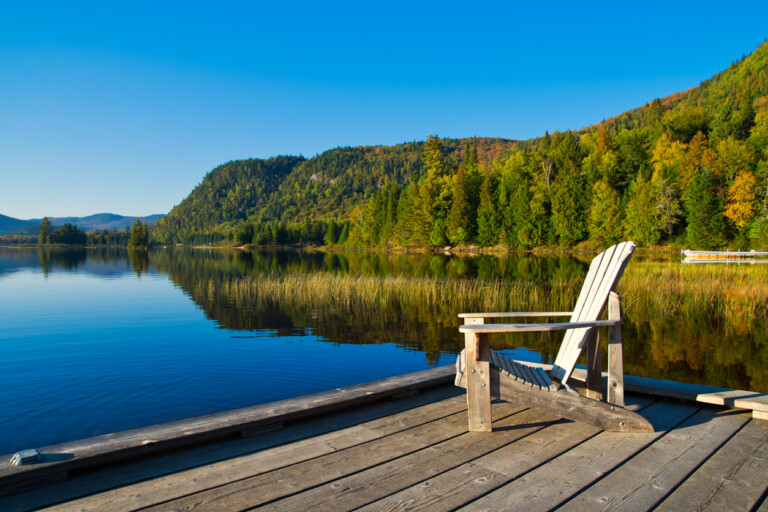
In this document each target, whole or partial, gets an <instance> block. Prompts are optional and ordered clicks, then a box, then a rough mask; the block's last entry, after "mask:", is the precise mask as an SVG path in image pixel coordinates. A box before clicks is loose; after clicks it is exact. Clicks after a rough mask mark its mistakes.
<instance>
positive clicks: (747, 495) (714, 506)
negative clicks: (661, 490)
mask: <svg viewBox="0 0 768 512" xmlns="http://www.w3.org/2000/svg"><path fill="white" fill-rule="evenodd" d="M766 488H768V423H766V422H763V421H750V422H749V423H747V425H745V426H744V428H742V429H741V430H740V431H739V432H737V433H736V434H735V435H734V436H733V437H732V438H731V439H730V440H729V441H728V442H727V443H726V444H725V445H723V446H722V448H720V449H719V450H718V451H717V452H715V454H714V455H713V456H712V457H710V458H709V459H708V460H707V461H706V462H705V463H704V464H703V465H702V466H701V467H699V468H698V469H696V472H695V473H694V474H693V475H691V476H690V477H689V478H688V479H687V480H686V481H685V482H683V484H682V485H681V486H680V487H678V488H677V489H675V491H674V492H673V493H672V494H671V495H670V496H668V497H667V498H666V499H665V500H664V501H663V502H662V503H661V504H660V505H659V507H658V508H657V509H656V510H659V511H669V512H675V511H678V510H684V509H687V510H752V508H753V507H755V505H757V504H759V503H760V500H761V498H762V497H763V495H764V494H765V492H766Z"/></svg>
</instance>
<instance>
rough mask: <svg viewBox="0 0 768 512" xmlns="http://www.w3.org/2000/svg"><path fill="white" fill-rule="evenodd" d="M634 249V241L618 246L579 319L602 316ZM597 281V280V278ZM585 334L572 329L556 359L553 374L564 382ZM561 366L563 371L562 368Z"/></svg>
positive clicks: (577, 354)
mask: <svg viewBox="0 0 768 512" xmlns="http://www.w3.org/2000/svg"><path fill="white" fill-rule="evenodd" d="M634 249H635V244H634V243H633V242H623V243H621V244H619V245H618V246H617V247H616V250H615V251H614V253H613V255H612V256H613V257H612V258H611V261H610V264H609V267H608V269H607V271H606V272H605V273H604V274H603V275H602V277H601V279H600V284H599V287H598V288H597V290H596V292H594V293H592V295H591V297H590V298H589V299H588V300H590V304H589V306H588V309H586V310H585V312H584V313H583V316H581V317H579V319H578V320H594V319H597V318H599V317H600V313H601V312H602V311H603V309H604V308H605V304H606V302H607V300H608V294H609V293H610V291H611V290H612V289H613V288H614V287H615V286H616V283H617V282H618V280H619V278H620V277H621V274H622V273H623V272H624V268H625V267H626V266H627V263H629V258H630V256H631V255H632V252H633V251H634ZM606 252H608V250H606ZM598 273H599V271H598ZM595 282H597V279H596V280H595ZM585 336H586V332H585V331H584V330H583V329H575V330H574V331H571V337H570V339H569V342H568V345H567V347H566V346H564V347H562V348H561V350H560V352H559V353H558V357H557V359H556V361H555V369H554V370H553V372H554V373H553V374H552V375H553V376H555V377H557V378H559V379H560V380H561V381H562V382H563V383H565V382H566V381H567V380H568V379H569V378H570V376H571V372H573V369H574V368H575V366H576V362H577V361H578V359H579V354H580V353H581V349H582V347H583V346H584V342H585V341H586V338H585ZM560 354H562V358H561V357H560ZM558 360H559V362H558ZM561 368H562V371H561V370H560V369H561Z"/></svg>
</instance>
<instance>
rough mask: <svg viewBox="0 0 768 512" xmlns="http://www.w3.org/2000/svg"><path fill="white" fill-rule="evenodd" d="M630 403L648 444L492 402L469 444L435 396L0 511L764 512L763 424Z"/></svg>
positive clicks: (717, 412)
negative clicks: (487, 423)
mask: <svg viewBox="0 0 768 512" xmlns="http://www.w3.org/2000/svg"><path fill="white" fill-rule="evenodd" d="M627 404H628V406H629V407H632V408H634V409H635V410H639V411H640V412H641V414H642V415H643V416H644V417H646V418H648V419H649V420H650V421H651V423H652V424H653V425H654V427H655V429H656V430H655V432H653V433H642V434H627V433H612V432H605V431H601V430H600V429H598V428H596V427H593V426H590V425H586V424H583V423H578V422H572V421H567V420H560V419H557V418H554V417H551V416H548V415H547V414H545V413H542V412H539V411H536V410H533V409H524V408H520V407H519V406H515V405H514V404H511V403H501V402H494V403H493V404H492V408H493V418H494V423H493V432H491V433H476V432H468V430H467V411H466V396H465V394H464V392H463V390H461V389H458V388H455V387H453V386H441V387H436V388H432V389H427V390H422V391H421V392H420V393H418V394H415V395H412V396H407V397H405V398H401V399H399V400H386V401H381V402H377V403H374V404H367V405H363V406H360V407H356V408H354V409H347V410H342V411H338V412H334V413H332V414H327V415H324V416H321V417H315V418H309V419H302V420H300V421H296V422H293V423H290V424H286V425H285V427H284V428H283V429H282V430H280V431H277V432H268V433H265V434H261V435H256V436H253V437H248V438H236V439H235V438H232V439H224V440H219V441H213V442H209V443H206V444H200V445H196V446H193V447H187V448H184V449H179V450H176V451H173V452H170V453H165V454H156V455H152V456H148V457H145V458H140V459H133V460H130V461H123V462H121V463H119V464H114V465H111V466H107V467H103V466H102V467H98V468H93V469H90V470H84V471H82V472H81V473H73V474H71V475H70V480H69V481H67V482H63V483H59V484H54V485H50V486H48V487H45V488H42V489H37V490H33V491H27V492H24V493H20V494H15V495H11V496H7V497H4V498H0V510H3V511H20V510H32V509H34V510H37V509H44V510H56V511H70V510H71V511H75V510H77V511H105V510H108V511H127V510H153V511H154V510H158V511H159V510H162V511H168V510H215V511H221V510H225V511H226V510H280V511H284V510H302V511H304V510H322V511H329V510H429V511H434V510H456V509H462V510H505V511H506V510H525V511H535V510H551V509H558V508H559V509H564V510H616V509H632V510H650V509H658V510H670V511H678V510H725V509H727V510H745V511H748V510H761V511H762V510H768V503H767V502H766V491H767V489H768V479H767V478H766V475H768V422H766V421H763V420H759V419H754V418H752V417H751V415H750V413H749V412H748V411H737V410H734V409H727V408H723V407H718V406H713V405H708V404H701V403H695V402H684V401H678V400H672V399H664V398H653V397H650V396H648V395H637V394H631V393H628V394H627ZM47 507H49V508H47Z"/></svg>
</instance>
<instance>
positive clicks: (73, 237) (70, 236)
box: [51, 222, 88, 245]
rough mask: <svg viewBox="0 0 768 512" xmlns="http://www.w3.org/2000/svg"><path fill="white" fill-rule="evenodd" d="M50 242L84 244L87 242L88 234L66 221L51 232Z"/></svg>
mask: <svg viewBox="0 0 768 512" xmlns="http://www.w3.org/2000/svg"><path fill="white" fill-rule="evenodd" d="M51 242H53V243H55V244H66V245H85V244H86V243H87V242H88V235H86V234H85V231H83V230H82V229H80V228H78V227H77V226H75V225H73V224H70V223H69V222H67V223H66V224H64V225H63V226H59V227H58V228H56V231H54V232H53V233H52V234H51Z"/></svg>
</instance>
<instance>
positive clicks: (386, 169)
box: [154, 138, 515, 243]
mask: <svg viewBox="0 0 768 512" xmlns="http://www.w3.org/2000/svg"><path fill="white" fill-rule="evenodd" d="M468 142H469V139H455V140H454V139H443V141H442V143H443V146H444V151H445V154H446V165H448V166H449V167H451V168H456V167H458V164H459V162H460V161H461V160H462V159H463V157H464V152H465V150H466V147H467V144H468ZM514 146H515V142H514V141H511V140H506V139H498V138H477V153H478V158H479V159H480V161H482V162H487V163H490V162H491V161H492V160H493V159H495V158H499V157H501V156H502V155H503V154H505V152H506V153H508V152H509V151H511V150H512V148H514ZM423 150H424V142H409V143H404V144H398V145H395V146H357V147H344V148H335V149H331V150H328V151H325V152H323V153H321V154H319V155H317V156H315V157H313V158H311V159H308V160H307V159H304V158H302V157H287V156H283V157H275V158H270V159H268V160H260V159H249V160H238V161H233V162H228V163H226V164H224V165H221V166H219V167H217V168H215V169H213V170H212V171H210V172H209V173H208V174H207V175H206V176H205V177H204V178H203V181H202V182H201V183H200V185H198V186H197V187H196V188H195V189H194V190H193V191H192V192H191V193H190V195H189V196H188V197H186V198H185V199H184V200H183V201H182V202H181V203H180V204H179V205H177V206H175V207H174V208H173V209H172V210H171V211H170V213H169V214H168V216H167V217H166V218H165V219H163V220H162V221H160V222H158V224H157V226H156V228H155V232H154V236H155V239H156V240H157V241H160V242H161V243H171V242H180V241H184V242H190V243H192V242H195V241H197V242H202V241H204V242H209V241H211V239H213V240H216V239H220V238H221V237H223V236H224V235H225V234H226V233H227V232H228V231H230V230H231V229H232V228H233V227H234V226H236V225H237V224H238V223H240V222H243V221H245V220H252V221H255V222H259V223H267V222H275V223H279V222H283V223H302V222H305V221H309V220H313V219H314V220H317V219H323V220H330V219H336V218H339V219H345V218H347V217H349V215H350V214H351V212H352V211H354V210H355V208H360V207H362V206H363V205H364V204H365V203H366V201H368V200H369V199H370V198H371V197H372V196H373V195H374V194H375V193H376V191H377V190H378V189H379V188H381V187H382V186H383V185H384V184H385V183H398V184H406V183H408V182H410V181H413V180H418V179H419V178H421V177H422V174H423V165H422V153H423Z"/></svg>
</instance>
